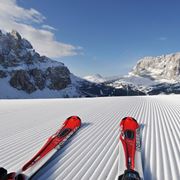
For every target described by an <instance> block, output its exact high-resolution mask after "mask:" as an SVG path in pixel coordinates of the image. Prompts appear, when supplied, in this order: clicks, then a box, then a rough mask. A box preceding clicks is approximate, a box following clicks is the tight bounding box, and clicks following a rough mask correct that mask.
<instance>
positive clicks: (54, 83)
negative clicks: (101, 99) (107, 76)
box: [0, 30, 137, 98]
mask: <svg viewBox="0 0 180 180" xmlns="http://www.w3.org/2000/svg"><path fill="white" fill-rule="evenodd" d="M97 77H98V78H99V79H100V76H98V75H97V76H96V79H97ZM102 81H103V78H101V82H102ZM99 82H100V80H99V81H97V82H96V83H94V82H89V81H87V80H84V79H81V78H79V77H77V76H75V75H74V74H72V73H71V72H70V70H69V69H68V68H67V67H66V66H65V65H64V64H63V63H61V62H57V61H54V60H52V59H50V58H48V57H46V56H41V55H40V54H39V53H37V52H36V51H35V50H34V49H33V47H32V45H31V43H30V42H29V41H27V40H26V39H24V38H22V37H21V35H20V34H19V33H18V32H16V31H14V30H13V31H12V32H11V33H6V34H3V33H2V32H1V31H0V98H57V97H94V96H113V95H115V96H120V95H127V93H126V89H121V90H118V89H115V88H114V87H110V86H106V85H105V84H99ZM130 94H131V95H136V94H137V92H136V91H133V90H131V93H130Z"/></svg>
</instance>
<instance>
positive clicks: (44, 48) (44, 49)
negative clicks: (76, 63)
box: [0, 0, 80, 58]
mask: <svg viewBox="0 0 180 180" xmlns="http://www.w3.org/2000/svg"><path fill="white" fill-rule="evenodd" d="M45 19H46V17H44V16H43V15H42V14H41V13H40V12H38V11H37V10H35V9H32V8H31V9H25V8H22V7H20V6H18V4H17V2H16V0H1V1H0V29H2V30H3V31H6V32H9V31H11V30H12V29H15V30H17V31H18V32H19V33H20V34H21V35H22V36H23V37H24V38H26V39H28V40H29V41H30V42H31V43H32V45H33V47H34V48H35V50H36V51H37V52H39V53H40V54H41V55H46V56H48V57H56V58H57V57H62V56H74V55H77V54H79V50H80V49H79V46H78V47H76V46H73V45H71V44H65V43H61V42H59V41H57V40H55V34H54V33H53V32H51V31H52V30H56V29H55V28H53V27H51V26H49V25H47V24H44V21H45ZM37 26H40V27H39V28H37Z"/></svg>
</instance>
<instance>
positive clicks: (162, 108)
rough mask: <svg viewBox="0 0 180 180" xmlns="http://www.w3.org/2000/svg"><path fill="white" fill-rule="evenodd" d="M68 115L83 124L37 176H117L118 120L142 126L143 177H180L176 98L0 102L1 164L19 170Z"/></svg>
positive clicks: (100, 179) (179, 100)
mask: <svg viewBox="0 0 180 180" xmlns="http://www.w3.org/2000/svg"><path fill="white" fill-rule="evenodd" d="M70 115H79V116H80V117H81V119H82V122H83V124H82V127H81V129H79V131H78V132H77V133H76V134H75V135H74V136H73V137H72V138H71V139H70V140H69V141H68V143H67V144H66V145H65V146H64V148H63V149H61V150H59V151H58V152H57V154H55V156H53V158H52V159H51V160H50V161H49V162H48V163H47V164H46V165H45V166H44V167H43V168H42V169H41V170H40V171H39V172H38V173H37V174H36V176H35V177H34V179H38V180H45V179H48V180H55V179H56V180H81V179H82V180H105V179H108V180H115V179H116V177H117V172H118V156H124V154H123V152H120V153H119V152H118V143H119V122H120V120H121V119H122V118H123V117H124V116H133V117H135V118H136V119H137V120H138V122H139V123H141V124H142V125H143V134H142V141H143V147H142V164H143V171H144V178H145V180H179V179H180V170H179V165H178V164H179V162H180V133H179V132H180V96H179V95H170V96H164V95H162V96H146V97H108V98H86V99H48V100H40V99H39V100H1V101H0V166H3V167H5V168H7V169H8V170H9V171H16V170H18V169H19V168H20V167H21V166H22V165H23V164H24V163H25V162H26V161H27V160H29V159H30V158H31V157H32V156H33V155H34V154H35V153H36V152H37V151H38V150H39V148H40V147H41V146H42V145H43V144H44V142H45V140H46V139H47V138H48V137H49V136H50V135H52V134H53V133H54V132H55V131H56V130H57V129H58V128H59V126H60V125H61V124H62V122H63V121H64V120H65V119H66V118H67V117H68V116H70Z"/></svg>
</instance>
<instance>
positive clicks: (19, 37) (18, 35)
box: [10, 29, 22, 40]
mask: <svg viewBox="0 0 180 180" xmlns="http://www.w3.org/2000/svg"><path fill="white" fill-rule="evenodd" d="M10 34H11V35H12V36H13V37H14V38H15V39H17V40H21V39H22V38H21V35H20V34H19V33H18V32H17V31H16V30H14V29H13V30H12V31H11V33H10Z"/></svg>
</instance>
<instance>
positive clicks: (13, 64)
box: [0, 30, 71, 94]
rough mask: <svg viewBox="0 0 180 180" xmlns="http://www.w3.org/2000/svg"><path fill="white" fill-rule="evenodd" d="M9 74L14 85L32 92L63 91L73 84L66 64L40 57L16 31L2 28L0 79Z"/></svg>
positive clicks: (11, 83)
mask: <svg viewBox="0 0 180 180" xmlns="http://www.w3.org/2000/svg"><path fill="white" fill-rule="evenodd" d="M7 77H8V78H9V84H10V85H11V86H12V87H14V88H16V89H17V90H23V91H25V92H27V93H29V94H30V93H32V92H34V91H36V90H43V89H44V88H49V89H52V90H61V89H64V88H66V87H67V86H68V85H69V84H70V83H71V79H70V71H69V70H68V68H67V67H65V66H64V64H62V63H60V62H57V61H53V60H51V59H49V58H47V57H45V56H40V55H39V54H38V53H37V52H35V50H34V49H33V47H32V45H31V44H30V42H28V41H27V40H26V39H24V38H22V37H21V35H20V34H19V33H18V32H16V31H14V30H13V31H12V32H11V33H7V34H3V33H2V32H1V31H0V78H7Z"/></svg>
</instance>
